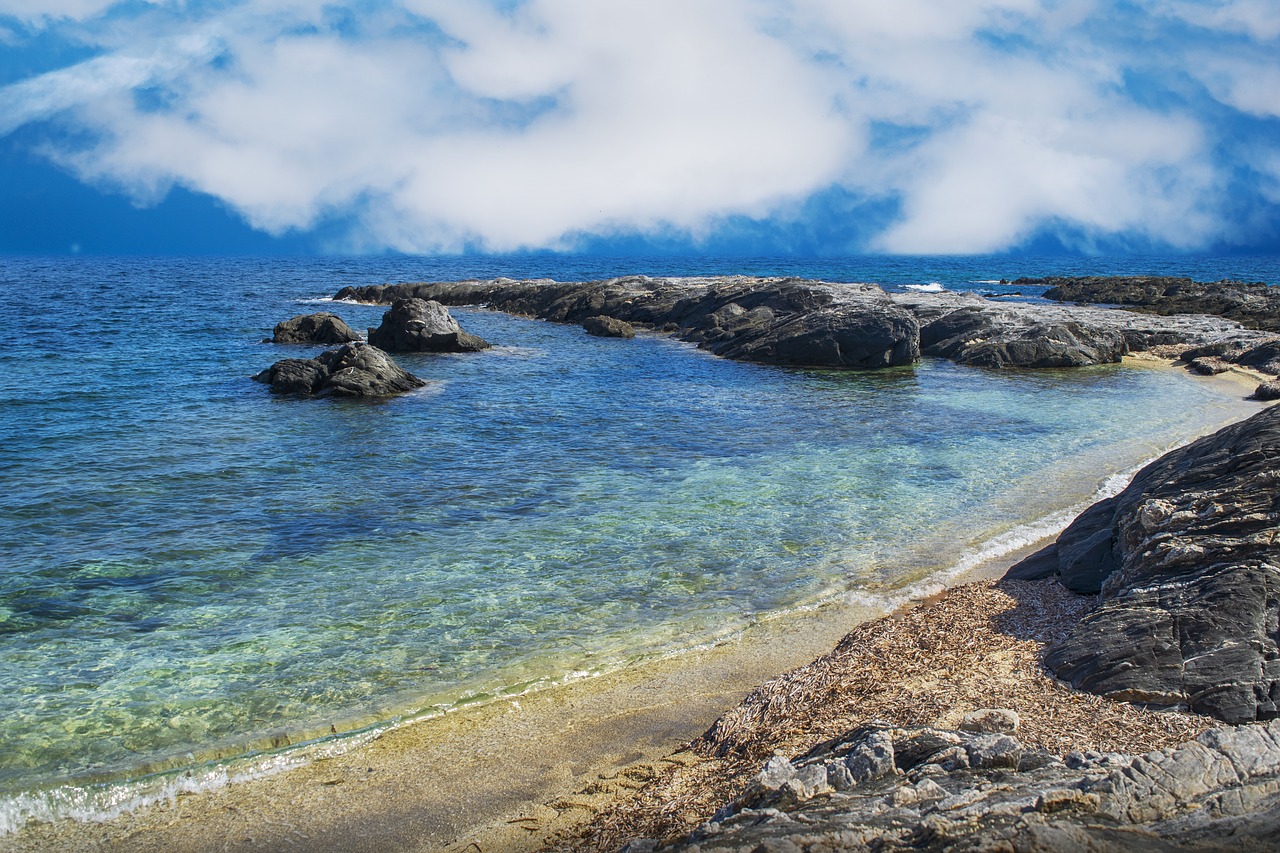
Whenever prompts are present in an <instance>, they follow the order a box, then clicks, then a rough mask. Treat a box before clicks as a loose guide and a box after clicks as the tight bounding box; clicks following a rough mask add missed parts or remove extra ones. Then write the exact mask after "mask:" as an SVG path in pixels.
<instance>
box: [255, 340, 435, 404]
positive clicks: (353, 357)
mask: <svg viewBox="0 0 1280 853" xmlns="http://www.w3.org/2000/svg"><path fill="white" fill-rule="evenodd" d="M253 378H254V379H256V380H257V381H259V382H263V383H266V384H267V385H270V386H271V390H272V391H274V392H276V393H278V394H305V395H308V396H313V397H326V396H334V397H389V396H392V395H395V394H404V393H406V392H408V391H413V390H415V389H417V388H421V387H423V386H424V385H426V384H427V383H426V382H424V381H423V380H421V379H419V378H418V377H416V376H414V375H413V374H411V373H409V372H408V371H406V370H404V369H403V368H401V367H400V366H399V365H397V364H396V363H395V362H394V361H392V360H391V357H390V356H389V355H387V354H386V353H385V352H383V351H382V350H380V349H378V348H377V347H375V346H371V345H370V344H364V343H350V344H344V345H343V346H341V347H338V348H337V349H331V350H327V351H325V352H323V353H321V354H320V355H318V356H316V357H315V358H306V359H303V358H287V359H284V360H282V361H278V362H276V363H275V364H273V365H272V366H271V367H269V368H267V369H266V370H264V371H262V372H261V373H259V374H257V375H256V376H254V377H253Z"/></svg>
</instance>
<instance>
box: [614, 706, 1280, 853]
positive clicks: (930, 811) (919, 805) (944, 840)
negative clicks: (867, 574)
mask: <svg viewBox="0 0 1280 853" xmlns="http://www.w3.org/2000/svg"><path fill="white" fill-rule="evenodd" d="M1278 833H1280V723H1271V724H1269V725H1257V726H1244V727H1240V728H1218V729H1211V730H1209V731H1207V732H1205V733H1204V734H1203V735H1201V736H1200V737H1198V738H1196V739H1195V740H1194V741H1189V742H1187V743H1184V744H1181V745H1179V746H1176V747H1171V748H1169V749H1165V750H1162V751H1159V752H1152V753H1149V754H1147V755H1144V756H1131V755H1122V754H1118V753H1108V754H1101V753H1092V752H1090V753H1078V752H1077V753H1072V754H1071V755H1068V756H1066V758H1065V759H1063V758H1059V757H1058V756H1054V755H1051V754H1049V753H1047V752H1044V751H1041V750H1034V749H1028V748H1026V747H1024V746H1023V745H1022V744H1021V743H1020V742H1019V741H1018V740H1017V738H1016V737H1014V736H1011V735H1007V734H975V733H971V732H965V731H949V730H939V729H927V728H925V729H902V728H891V727H877V726H868V727H865V728H862V729H857V730H855V731H853V732H850V733H849V734H847V735H845V736H844V737H842V738H837V739H836V740H834V741H831V742H829V743H827V744H824V745H822V746H820V747H818V748H815V749H814V750H813V751H812V752H810V753H808V754H806V755H804V756H801V757H799V758H796V759H792V760H787V759H786V758H783V757H775V758H772V759H770V760H769V762H768V763H767V764H765V766H764V768H763V769H762V770H761V771H760V773H759V775H758V776H757V777H756V781H755V783H754V784H753V785H752V786H751V787H750V788H749V789H748V791H747V792H746V793H745V794H744V795H743V796H742V797H741V798H740V799H739V800H737V801H736V802H734V803H732V804H730V805H728V806H726V807H725V808H724V809H722V810H721V811H720V812H718V813H717V814H716V816H715V817H714V818H713V819H712V820H710V821H708V822H707V823H704V824H702V825H701V826H700V827H698V829H697V830H695V831H694V832H693V833H692V834H691V835H690V836H688V837H686V838H684V839H681V840H679V841H676V842H674V843H671V844H664V845H662V846H661V847H659V846H658V845H657V843H656V842H654V841H646V840H636V841H632V842H631V843H630V844H628V845H627V847H626V848H624V850H626V851H630V853H640V851H647V850H657V849H661V850H664V851H683V853H694V851H698V853H712V851H720V853H730V851H733V853H771V851H777V853H783V851H808V850H812V851H818V850H823V851H835V850H850V851H852V850H882V851H892V850H927V851H942V850H1017V851H1019V853H1066V852H1067V851H1072V853H1074V851H1077V850H1093V851H1100V853H1101V851H1115V853H1128V851H1133V850H1203V851H1209V850H1220V849H1224V848H1223V846H1222V845H1223V839H1225V838H1228V837H1229V838H1230V849H1232V850H1239V851H1263V850H1274V849H1275V840H1276V838H1277V837H1280V835H1278Z"/></svg>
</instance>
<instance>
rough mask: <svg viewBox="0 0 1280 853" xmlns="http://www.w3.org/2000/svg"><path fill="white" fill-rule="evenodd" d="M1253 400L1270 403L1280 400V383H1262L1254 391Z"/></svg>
mask: <svg viewBox="0 0 1280 853" xmlns="http://www.w3.org/2000/svg"><path fill="white" fill-rule="evenodd" d="M1252 397H1253V399H1255V400H1262V401H1264V402H1270V401H1271V400H1280V382H1262V383H1260V384H1259V385H1258V387H1257V388H1255V389H1254V390H1253V394H1252Z"/></svg>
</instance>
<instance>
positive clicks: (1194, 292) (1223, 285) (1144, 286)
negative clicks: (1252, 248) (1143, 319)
mask: <svg viewBox="0 0 1280 853" xmlns="http://www.w3.org/2000/svg"><path fill="white" fill-rule="evenodd" d="M1014 284H1019V285H1021V284H1039V285H1045V284H1047V285H1050V287H1049V289H1048V290H1047V291H1045V294H1044V296H1045V298H1046V299H1054V300H1058V301H1063V302H1092V303H1103V304H1110V305H1124V306H1127V307H1130V308H1134V309H1136V310H1139V311H1148V312H1151V313H1153V314H1163V315H1172V314H1212V315H1214V316H1218V317H1227V318H1229V319H1232V320H1236V321H1238V322H1240V323H1241V324H1243V325H1244V326H1246V327H1248V328H1251V329H1264V330H1267V331H1273V332H1274V331H1280V288H1275V287H1269V286H1268V285H1266V284H1263V283H1262V282H1243V281H1231V280H1223V281H1214V282H1202V281H1192V280H1191V279H1189V278H1174V277H1171V276H1110V277H1099V276H1086V277H1079V278H1070V277H1052V278H1037V279H1031V278H1020V279H1018V280H1017V281H1015V282H1014Z"/></svg>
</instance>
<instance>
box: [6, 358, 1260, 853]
mask: <svg viewBox="0 0 1280 853" xmlns="http://www.w3.org/2000/svg"><path fill="white" fill-rule="evenodd" d="M1205 381H1213V382H1217V383H1222V384H1223V387H1224V390H1226V391H1227V392H1228V393H1229V394H1231V395H1238V396H1239V397H1243V395H1244V394H1245V393H1247V392H1248V391H1251V390H1252V387H1253V383H1254V382H1255V381H1256V380H1255V379H1254V378H1253V377H1251V376H1249V375H1247V374H1244V373H1239V372H1233V373H1229V374H1224V375H1223V376H1220V377H1217V378H1215V379H1212V380H1205ZM1246 409H1248V407H1247V406H1246V405H1245V404H1243V403H1242V404H1241V406H1240V410H1241V411H1240V413H1238V414H1239V415H1243V414H1244V413H1245V411H1246ZM1105 473H1107V472H1099V474H1100V475H1101V474H1105ZM1037 545H1038V543H1037ZM1037 545H1030V546H1028V547H1025V548H1023V549H1021V550H1019V551H1017V552H1015V553H1009V554H1005V555H1003V556H1001V557H1000V558H998V559H994V560H991V561H988V562H986V563H984V564H982V565H981V566H978V567H976V568H973V569H971V570H969V571H967V572H965V573H964V574H962V575H958V576H956V577H954V578H951V579H950V580H949V582H948V583H949V585H950V586H951V587H952V589H951V591H950V592H947V593H942V594H938V595H934V596H932V597H930V598H929V599H928V600H926V601H924V602H923V603H921V604H919V605H918V606H915V607H911V608H907V609H903V610H900V611H898V612H896V613H893V614H885V613H884V612H883V611H880V610H876V609H874V608H869V607H850V606H848V605H842V604H836V603H833V604H829V605H827V606H823V607H819V608H816V609H813V610H811V611H808V612H802V613H796V614H789V615H787V616H784V617H779V618H776V619H772V620H769V621H764V622H761V623H759V624H757V625H755V626H753V627H752V628H750V629H749V630H747V631H744V632H743V633H742V634H741V635H740V636H739V637H738V638H736V639H735V640H734V641H732V642H728V643H724V644H721V645H719V646H717V647H714V648H710V649H702V650H696V651H692V652H687V653H684V654H680V655H676V656H672V657H669V658H666V659H662V660H657V661H651V662H648V663H645V664H642V665H637V666H633V667H629V668H627V669H625V670H623V671H620V672H615V673H612V674H609V675H605V676H601V677H598V678H593V679H587V680H583V681H579V682H573V683H569V684H566V685H562V686H559V687H555V688H550V689H545V690H542V691H539V692H536V693H531V694H528V695H525V696H522V697H519V698H517V699H511V700H502V701H497V702H493V703H490V704H487V705H482V706H476V707H470V708H465V709H462V710H458V711H455V712H453V713H450V714H447V715H445V716H444V717H440V718H436V719H431V720H425V721H420V722H417V723H413V724H408V725H403V726H401V727H398V728H394V729H392V730H390V731H388V732H386V733H384V734H383V735H381V736H380V737H378V738H377V739H375V740H374V741H372V742H371V743H369V744H368V745H366V746H363V747H360V748H357V749H355V750H353V751H351V752H348V753H346V754H342V755H338V756H336V757H333V758H327V759H321V760H315V761H312V762H311V763H308V764H306V765H304V766H302V767H299V768H296V769H293V770H290V771H286V772H283V773H279V774H277V775H273V776H268V777H265V778H261V779H257V780H252V781H247V782H241V783H236V784H231V785H228V786H225V787H222V788H220V789H218V790H214V791H210V792H205V793H200V794H194V795H180V796H178V797H176V798H174V799H172V800H171V801H168V802H163V803H160V804H157V805H154V806H151V807H148V808H144V809H140V810H138V811H137V812H135V813H132V814H125V815H122V816H120V817H118V818H116V819H114V820H111V821H107V822H103V823H75V822H69V821H63V822H60V823H56V824H37V825H31V826H29V827H28V828H27V829H25V830H23V831H21V832H20V833H18V834H16V835H13V836H9V837H5V838H0V850H3V851H36V850H53V849H57V850H67V851H88V850H137V851H212V850H233V851H234V850H244V851H248V850H264V849H272V850H296V851H321V850H367V851H384V850H386V851H390V850H416V851H433V850H455V851H463V850H478V851H482V853H491V851H505V850H511V851H516V850H538V849H543V848H544V847H547V848H551V849H562V850H608V849H614V848H616V847H617V846H619V844H620V843H622V842H623V841H625V840H626V838H628V837H630V836H632V835H637V834H640V835H650V836H652V837H661V836H662V835H665V834H669V833H672V832H676V831H679V830H681V829H687V828H689V827H691V826H692V825H696V823H697V822H698V821H700V820H703V819H705V818H706V817H707V816H708V815H709V814H710V813H711V812H712V811H714V810H715V808H717V807H718V806H719V805H721V804H723V803H724V802H725V801H726V800H727V799H729V798H731V797H732V796H733V795H734V794H735V793H736V791H737V790H739V789H740V788H741V787H742V785H743V784H744V783H745V780H746V779H747V778H748V777H749V776H750V775H751V774H753V773H754V772H755V771H756V770H758V768H759V765H760V763H761V762H762V761H763V760H764V759H765V758H767V757H768V756H769V755H771V754H773V753H774V752H775V751H777V752H780V753H794V752H796V751H803V750H804V749H807V748H808V747H809V746H811V745H813V744H814V743H816V742H819V741H821V740H822V739H824V738H826V737H830V736H832V735H834V734H837V733H839V732H840V731H843V730H845V729H848V728H850V727H852V726H853V725H855V724H856V723H858V722H860V721H863V720H866V719H871V718H879V719H885V720H888V721H890V722H893V723H897V724H912V725H921V724H940V725H947V724H954V723H955V722H956V721H958V719H959V716H960V715H962V714H963V713H964V712H966V711H968V710H973V709H974V708H977V707H992V706H996V707H1006V708H1011V709H1013V710H1016V711H1018V712H1019V714H1021V715H1022V719H1023V728H1022V729H1021V737H1022V738H1023V739H1024V741H1026V742H1028V743H1031V744H1035V745H1040V746H1044V747H1046V748H1049V749H1052V750H1054V751H1059V752H1066V751H1069V750H1071V749H1083V748H1097V749H1109V750H1120V749H1126V750H1133V749H1138V750H1146V749H1149V748H1154V747H1157V746H1165V745H1169V744H1172V743H1175V742H1178V741H1180V740H1184V739H1185V738H1186V737H1188V736H1191V735H1193V734H1194V733H1196V732H1198V731H1199V730H1201V729H1203V728H1205V727H1207V726H1208V725H1209V723H1208V721H1207V720H1206V719H1205V718H1199V717H1194V716H1191V715H1185V714H1169V713H1157V712H1151V711H1140V710H1137V709H1135V708H1133V707H1131V706H1127V705H1120V704H1117V703H1113V702H1108V701H1106V700H1102V699H1099V698H1097V697H1094V696H1089V695H1084V694H1078V693H1074V692H1073V691H1070V690H1069V689H1067V688H1065V687H1062V686H1061V685H1058V684H1057V683H1055V682H1054V681H1052V680H1051V679H1050V678H1048V677H1047V676H1045V675H1044V674H1043V672H1042V669H1041V667H1040V665H1039V655H1040V653H1041V650H1042V648H1043V646H1044V644H1045V643H1046V642H1047V641H1048V640H1050V639H1051V638H1052V637H1053V636H1055V634H1056V632H1059V631H1061V630H1063V628H1064V627H1065V626H1067V625H1069V624H1071V622H1072V621H1073V620H1075V619H1078V618H1079V616H1080V615H1081V613H1083V612H1084V610H1086V609H1087V608H1088V606H1089V600H1088V599H1085V598H1082V597H1078V596H1072V595H1070V594H1068V593H1065V592H1064V591H1062V590H1061V588H1060V587H1058V586H1057V585H1056V583H1054V582H1052V581H1049V582H1040V583H1034V584H1032V583H1015V584H1012V585H1008V584H1006V585H1002V586H998V585H996V584H995V581H994V579H995V578H998V577H999V576H1000V575H1002V574H1003V572H1004V571H1005V570H1006V569H1007V567H1008V566H1010V565H1012V564H1013V563H1015V562H1016V561H1017V560H1018V559H1020V558H1021V557H1022V556H1024V555H1025V554H1027V553H1030V552H1031V551H1032V550H1034V548H1035V547H1037ZM879 617H886V618H879ZM851 629H852V632H851ZM833 647H834V648H835V651H832V649H833ZM811 662H812V663H811ZM778 673H788V674H787V675H784V676H781V677H779V678H777V679H775V680H773V681H770V682H768V683H767V684H765V686H764V687H761V688H760V689H758V690H756V691H754V692H752V689H753V688H755V687H756V686H757V685H761V684H762V683H764V682H766V680H768V679H771V678H773V677H774V676H777V674H778ZM748 694H750V695H748ZM744 697H747V700H746V702H745V703H744V704H742V705H739V703H740V702H742V701H743V699H744ZM735 706H737V707H736V708H735ZM731 709H733V710H731ZM726 712H728V714H727V716H724V717H723V718H722V719H721V720H720V722H719V723H718V724H717V726H716V728H715V729H714V730H713V731H712V732H711V733H709V734H708V736H707V737H701V738H700V736H702V735H703V733H704V732H707V730H708V726H710V725H711V724H712V722H713V721H715V720H717V718H721V715H725V714H726Z"/></svg>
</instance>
